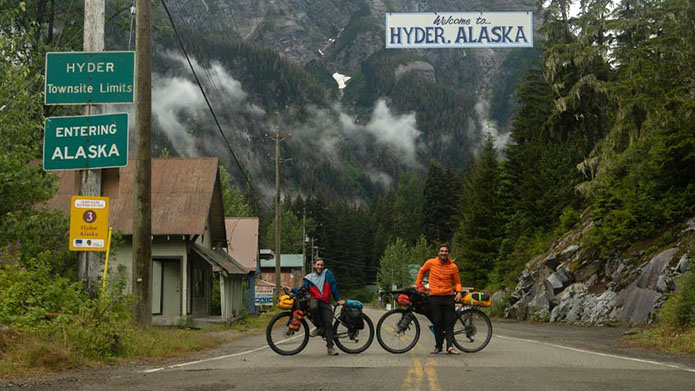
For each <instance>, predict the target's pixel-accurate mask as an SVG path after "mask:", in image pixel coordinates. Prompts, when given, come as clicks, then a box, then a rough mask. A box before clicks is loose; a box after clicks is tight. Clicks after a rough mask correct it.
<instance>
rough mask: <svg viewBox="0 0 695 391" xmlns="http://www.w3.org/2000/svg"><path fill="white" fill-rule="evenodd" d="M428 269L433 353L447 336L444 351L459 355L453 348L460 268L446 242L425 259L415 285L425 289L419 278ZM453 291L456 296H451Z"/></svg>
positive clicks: (459, 293)
mask: <svg viewBox="0 0 695 391" xmlns="http://www.w3.org/2000/svg"><path fill="white" fill-rule="evenodd" d="M428 272H429V284H430V297H429V304H430V310H431V311H432V312H431V314H432V323H434V339H435V343H436V344H435V346H434V350H433V351H432V352H431V353H432V354H437V353H440V352H441V351H442V344H443V343H444V337H445V336H446V352H447V353H449V354H460V353H459V352H457V351H456V349H454V346H453V344H454V323H453V320H454V315H455V308H454V302H455V301H459V300H460V299H461V290H462V287H461V279H460V278H459V268H458V267H457V266H456V264H455V263H454V262H453V261H452V260H451V258H449V245H448V244H446V243H442V244H440V245H439V253H438V256H437V258H432V259H428V260H427V261H426V262H425V264H424V265H422V267H421V268H420V271H419V272H418V273H417V279H416V280H415V287H416V288H417V289H418V290H424V289H425V287H424V286H423V285H422V280H423V279H424V278H425V274H426V273H428ZM452 287H453V289H452ZM454 290H455V293H456V295H455V296H454Z"/></svg>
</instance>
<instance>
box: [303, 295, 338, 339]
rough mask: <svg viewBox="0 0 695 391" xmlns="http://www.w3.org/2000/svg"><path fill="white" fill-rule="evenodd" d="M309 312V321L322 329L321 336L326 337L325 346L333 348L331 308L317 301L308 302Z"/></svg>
mask: <svg viewBox="0 0 695 391" xmlns="http://www.w3.org/2000/svg"><path fill="white" fill-rule="evenodd" d="M309 311H311V320H312V321H313V322H314V324H315V325H316V327H318V328H321V329H323V336H324V337H326V346H327V347H329V348H330V347H331V346H333V308H331V305H330V304H326V303H324V302H322V301H321V300H318V299H311V300H309Z"/></svg>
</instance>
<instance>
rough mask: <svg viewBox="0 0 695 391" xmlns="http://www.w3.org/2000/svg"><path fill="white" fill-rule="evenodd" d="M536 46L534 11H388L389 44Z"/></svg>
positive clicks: (396, 46)
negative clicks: (534, 42) (534, 40)
mask: <svg viewBox="0 0 695 391" xmlns="http://www.w3.org/2000/svg"><path fill="white" fill-rule="evenodd" d="M514 47H529V48H530V47H533V12H531V11H524V12H418V13H387V14H386V48H387V49H412V48H514Z"/></svg>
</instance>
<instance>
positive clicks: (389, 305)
mask: <svg viewBox="0 0 695 391" xmlns="http://www.w3.org/2000/svg"><path fill="white" fill-rule="evenodd" d="M386 311H391V303H386Z"/></svg>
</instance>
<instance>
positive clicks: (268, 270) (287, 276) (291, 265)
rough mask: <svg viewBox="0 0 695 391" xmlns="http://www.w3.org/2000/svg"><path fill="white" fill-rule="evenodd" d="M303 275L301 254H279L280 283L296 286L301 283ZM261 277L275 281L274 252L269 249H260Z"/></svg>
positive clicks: (291, 286)
mask: <svg viewBox="0 0 695 391" xmlns="http://www.w3.org/2000/svg"><path fill="white" fill-rule="evenodd" d="M264 254H265V255H266V256H265V257H264V256H263V255H264ZM271 256H272V257H271ZM306 273H308V271H306ZM303 277H304V276H303V275H302V254H282V255H281V256H280V280H281V281H282V285H283V286H289V287H290V288H298V287H300V286H301V284H302V278H303ZM261 279H263V280H265V281H269V282H272V283H275V254H274V253H273V252H272V251H271V250H265V249H263V250H261Z"/></svg>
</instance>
